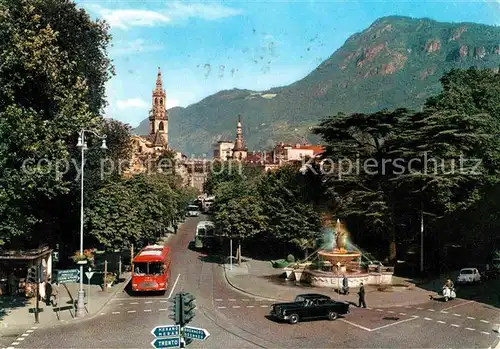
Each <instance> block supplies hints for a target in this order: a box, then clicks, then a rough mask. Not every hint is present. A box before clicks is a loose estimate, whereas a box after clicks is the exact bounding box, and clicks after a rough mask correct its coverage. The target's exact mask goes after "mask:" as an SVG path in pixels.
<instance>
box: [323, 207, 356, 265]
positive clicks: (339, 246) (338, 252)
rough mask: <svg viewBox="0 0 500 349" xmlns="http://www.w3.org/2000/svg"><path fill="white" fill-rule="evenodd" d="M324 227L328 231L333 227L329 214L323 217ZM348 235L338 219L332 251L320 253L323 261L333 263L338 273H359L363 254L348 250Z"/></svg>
mask: <svg viewBox="0 0 500 349" xmlns="http://www.w3.org/2000/svg"><path fill="white" fill-rule="evenodd" d="M322 221H323V227H324V228H326V229H328V228H331V227H332V219H331V216H330V215H328V214H325V215H323V217H322ZM347 240H348V234H347V229H346V228H345V227H344V226H343V224H342V223H341V222H340V219H337V222H336V224H335V239H334V240H333V242H332V247H331V250H328V249H324V250H320V251H319V252H318V255H319V256H320V258H321V259H322V260H323V261H327V262H329V263H331V265H332V267H333V268H335V270H336V271H337V273H346V272H348V273H357V272H359V271H360V262H361V261H360V258H361V253H360V252H358V251H348V250H347Z"/></svg>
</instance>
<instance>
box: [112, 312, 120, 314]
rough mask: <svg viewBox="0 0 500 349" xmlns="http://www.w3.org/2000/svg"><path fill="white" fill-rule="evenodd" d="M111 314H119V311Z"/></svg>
mask: <svg viewBox="0 0 500 349" xmlns="http://www.w3.org/2000/svg"><path fill="white" fill-rule="evenodd" d="M111 314H120V312H119V311H114V312H112V313H111Z"/></svg>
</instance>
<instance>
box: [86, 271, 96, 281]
mask: <svg viewBox="0 0 500 349" xmlns="http://www.w3.org/2000/svg"><path fill="white" fill-rule="evenodd" d="M85 275H86V276H87V280H89V281H90V279H92V276H94V272H93V271H86V272H85Z"/></svg>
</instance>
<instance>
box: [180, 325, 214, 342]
mask: <svg viewBox="0 0 500 349" xmlns="http://www.w3.org/2000/svg"><path fill="white" fill-rule="evenodd" d="M209 336H210V333H208V331H207V330H205V329H204V328H198V327H191V326H185V327H184V337H186V338H192V339H198V340H201V341H204V340H205V339H207V338H208V337H209Z"/></svg>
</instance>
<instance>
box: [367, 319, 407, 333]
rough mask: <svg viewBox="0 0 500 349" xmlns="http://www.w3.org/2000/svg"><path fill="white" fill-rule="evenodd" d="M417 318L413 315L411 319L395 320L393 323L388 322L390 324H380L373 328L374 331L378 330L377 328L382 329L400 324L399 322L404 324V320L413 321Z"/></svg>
mask: <svg viewBox="0 0 500 349" xmlns="http://www.w3.org/2000/svg"><path fill="white" fill-rule="evenodd" d="M415 319H416V318H415V317H411V318H409V319H405V320H401V321H397V322H394V323H392V324H388V325H385V326H380V327H377V328H373V329H372V331H377V330H380V329H382V328H386V327H389V326H394V325H399V324H402V323H403V322H407V321H411V320H415Z"/></svg>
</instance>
